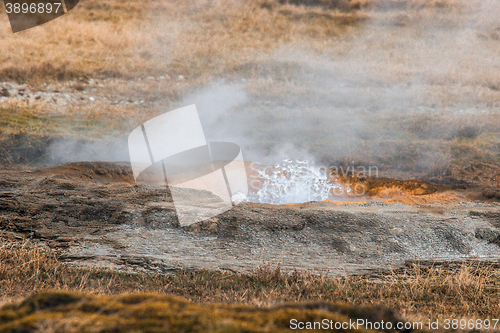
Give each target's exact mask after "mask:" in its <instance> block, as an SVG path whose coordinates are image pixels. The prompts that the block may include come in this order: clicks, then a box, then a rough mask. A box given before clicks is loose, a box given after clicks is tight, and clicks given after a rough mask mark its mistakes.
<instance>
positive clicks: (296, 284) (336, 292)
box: [0, 241, 500, 321]
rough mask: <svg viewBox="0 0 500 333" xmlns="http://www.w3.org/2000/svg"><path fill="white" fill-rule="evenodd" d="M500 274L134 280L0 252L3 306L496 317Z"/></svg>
mask: <svg viewBox="0 0 500 333" xmlns="http://www.w3.org/2000/svg"><path fill="white" fill-rule="evenodd" d="M499 279H500V277H499V274H498V269H497V268H494V267H493V266H488V265H487V264H484V265H479V264H470V263H464V264H462V265H458V266H457V267H451V268H446V267H417V266H415V267H413V268H409V269H407V270H404V271H399V272H394V273H384V274H381V275H379V276H378V277H365V276H352V277H344V278H327V277H324V276H318V275H311V274H308V273H302V272H292V273H286V272H283V271H282V270H281V269H280V268H279V267H274V268H273V267H269V266H263V267H261V268H259V269H257V270H256V271H255V272H254V273H252V274H238V273H230V272H218V271H204V270H202V271H184V270H179V271H177V272H175V273H172V274H167V275H161V274H128V273H123V272H117V271H112V270H111V271H110V270H99V269H78V268H73V267H71V266H66V265H64V264H62V263H61V262H60V261H58V259H57V258H56V257H55V255H54V254H53V253H52V252H51V251H50V250H47V249H45V248H42V247H40V246H36V245H33V244H32V243H30V242H24V243H18V242H6V241H2V245H1V246H0V300H3V301H4V302H5V301H6V300H16V299H19V298H21V297H25V296H28V295H31V294H33V293H34V292H38V291H41V290H46V289H62V290H72V291H78V292H88V293H91V294H98V295H115V294H120V293H126V292H133V293H136V292H154V293H160V294H167V295H175V296H181V297H185V298H187V299H189V300H192V301H194V302H196V303H207V302H210V303H226V304H227V303H235V304H248V305H253V306H258V307H267V306H275V305H278V304H283V303H296V302H304V301H327V302H343V303H346V304H352V305H361V306H367V305H376V306H377V307H380V306H382V307H388V308H393V309H398V312H400V314H401V315H402V316H403V317H404V318H405V319H407V320H423V321H426V320H427V319H428V318H440V319H444V318H467V319H469V318H473V319H479V318H483V319H484V318H498V317H499V316H500V308H498V306H497V305H498V302H499V301H500V292H499V287H498V286H499V282H500V280H499Z"/></svg>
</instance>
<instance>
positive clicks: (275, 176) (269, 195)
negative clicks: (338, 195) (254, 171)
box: [239, 159, 341, 205]
mask: <svg viewBox="0 0 500 333" xmlns="http://www.w3.org/2000/svg"><path fill="white" fill-rule="evenodd" d="M259 174H260V177H261V178H262V179H263V180H264V183H263V186H262V188H261V189H260V190H258V191H257V192H253V193H249V194H248V196H247V197H246V198H245V199H243V200H239V201H249V202H257V203H269V204H274V205H281V204H287V203H304V202H309V201H322V200H327V199H328V198H329V197H330V191H331V190H332V189H335V188H341V186H340V185H338V184H334V183H332V182H330V180H329V179H328V177H327V175H326V170H324V169H322V168H319V167H316V166H309V165H308V162H307V161H301V160H297V161H295V163H294V162H293V161H292V160H289V159H284V160H283V162H282V163H281V164H277V165H275V166H274V169H273V170H272V171H269V170H267V172H266V170H259ZM240 199H242V198H240Z"/></svg>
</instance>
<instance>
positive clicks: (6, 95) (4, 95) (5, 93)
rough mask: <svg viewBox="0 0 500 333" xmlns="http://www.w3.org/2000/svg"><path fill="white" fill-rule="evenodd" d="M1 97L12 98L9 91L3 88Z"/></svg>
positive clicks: (0, 93)
mask: <svg viewBox="0 0 500 333" xmlns="http://www.w3.org/2000/svg"><path fill="white" fill-rule="evenodd" d="M0 97H10V93H9V91H8V90H7V89H5V88H2V89H1V90H0Z"/></svg>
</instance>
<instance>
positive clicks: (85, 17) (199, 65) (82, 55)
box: [0, 0, 362, 83]
mask: <svg viewBox="0 0 500 333" xmlns="http://www.w3.org/2000/svg"><path fill="white" fill-rule="evenodd" d="M4 10H5V9H4V8H2V11H4ZM360 18H362V17H361V16H358V15H357V14H356V13H354V12H353V13H351V12H349V13H346V12H339V11H338V10H337V9H335V8H333V9H324V8H321V7H313V8H309V7H302V6H294V5H287V4H280V3H279V2H274V1H272V0H250V1H240V0H219V1H215V2H210V3H206V4H203V3H197V2H194V3H192V2H189V1H181V0H177V1H168V2H164V1H162V2H159V1H153V0H146V1H138V0H133V1H121V0H109V1H106V2H104V3H103V2H102V1H97V0H87V1H82V2H81V4H79V5H78V6H77V7H76V8H75V9H73V10H72V11H71V12H70V13H68V14H67V15H65V16H63V17H61V18H59V19H57V20H55V21H52V22H50V23H47V24H45V25H42V26H40V27H36V28H34V29H30V30H27V31H24V32H20V33H17V34H12V32H11V31H10V28H7V27H8V20H7V15H5V14H4V15H1V17H0V24H2V25H3V26H4V27H5V28H4V29H3V30H2V31H0V40H1V41H0V60H1V65H0V80H15V81H19V82H30V83H35V82H40V81H42V82H43V81H46V80H69V79H73V78H79V77H85V78H88V77H113V76H115V77H116V76H120V77H125V78H132V77H137V76H141V75H143V76H144V75H164V74H168V73H169V74H171V75H178V74H183V75H186V74H189V76H190V77H197V76H200V75H202V74H207V75H208V74H210V75H214V74H215V75H216V74H217V73H220V72H224V71H225V70H226V69H227V68H230V67H231V66H232V65H233V64H234V63H239V62H240V61H241V60H242V58H244V57H248V56H250V55H251V54H252V53H253V52H255V51H257V50H258V51H260V52H261V51H266V50H272V49H273V48H275V47H278V46H279V45H280V43H281V42H283V41H291V40H294V39H300V38H302V37H308V38H310V37H313V38H326V37H331V36H334V35H338V34H340V33H342V32H345V31H346V29H347V27H348V26H350V25H353V24H356V23H357V22H358V21H359V20H360Z"/></svg>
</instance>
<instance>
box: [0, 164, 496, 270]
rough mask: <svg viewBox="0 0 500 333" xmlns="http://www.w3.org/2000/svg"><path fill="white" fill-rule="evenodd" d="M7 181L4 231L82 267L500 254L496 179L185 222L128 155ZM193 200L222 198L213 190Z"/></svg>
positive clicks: (244, 207)
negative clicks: (137, 174)
mask: <svg viewBox="0 0 500 333" xmlns="http://www.w3.org/2000/svg"><path fill="white" fill-rule="evenodd" d="M1 179H2V180H1V183H0V186H1V192H0V207H1V212H2V213H1V215H0V218H1V219H0V221H1V222H0V223H1V224H0V228H1V230H2V233H3V237H8V238H14V239H23V238H26V237H32V238H35V239H38V240H40V241H42V242H44V243H46V244H48V245H49V246H50V247H52V248H54V249H55V250H56V252H57V253H58V255H59V256H60V257H61V258H62V259H63V260H65V261H67V262H68V263H71V264H76V265H94V266H100V267H115V268H118V269H124V270H146V271H154V272H166V271H169V270H175V269H179V268H184V269H200V268H207V269H225V270H232V271H240V272H247V271H252V270H253V269H255V268H256V267H258V266H259V265H262V264H263V263H272V264H280V265H281V267H283V268H284V269H285V270H293V269H299V270H307V271H311V272H324V273H326V274H329V275H344V274H358V273H362V272H367V271H370V270H374V269H379V268H394V267H398V266H401V265H404V263H405V261H408V260H438V259H441V260H443V259H445V260H452V261H453V260H462V259H476V260H497V258H498V257H499V256H500V247H499V246H500V202H499V199H498V197H499V194H498V193H499V192H500V191H498V189H495V188H486V189H481V188H477V187H469V188H467V187H466V186H444V185H441V186H439V185H432V184H429V183H425V182H421V181H397V180H391V179H376V180H374V179H365V180H364V184H365V186H367V188H368V191H367V194H365V195H363V196H357V197H343V198H332V199H333V200H330V201H325V202H311V203H305V204H292V205H268V204H258V203H248V202H247V203H240V204H239V205H237V206H236V207H235V208H233V209H231V210H230V211H228V212H226V213H223V214H221V215H219V216H217V217H214V218H210V219H207V220H205V221H203V222H199V223H197V224H193V225H189V226H185V227H181V226H179V224H178V221H177V217H176V213H175V206H174V205H173V203H172V201H171V198H170V197H169V192H168V191H167V189H166V187H165V186H163V187H162V186H151V185H136V184H134V182H133V179H132V176H131V169H130V166H129V165H128V164H126V163H121V164H119V163H102V162H101V163H98V162H83V163H70V164H66V165H63V166H58V167H51V168H38V169H22V170H4V171H2V175H1ZM193 199H196V200H195V201H197V202H206V203H211V204H215V205H217V202H220V199H219V198H218V197H215V196H213V195H207V193H206V192H198V193H196V194H193ZM192 210H193V213H196V209H195V207H193V208H192Z"/></svg>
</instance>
